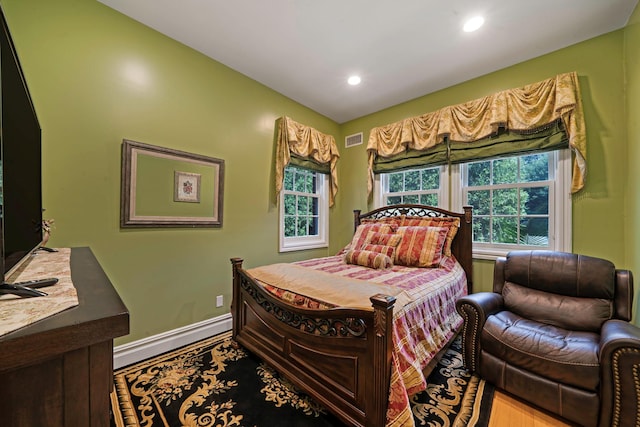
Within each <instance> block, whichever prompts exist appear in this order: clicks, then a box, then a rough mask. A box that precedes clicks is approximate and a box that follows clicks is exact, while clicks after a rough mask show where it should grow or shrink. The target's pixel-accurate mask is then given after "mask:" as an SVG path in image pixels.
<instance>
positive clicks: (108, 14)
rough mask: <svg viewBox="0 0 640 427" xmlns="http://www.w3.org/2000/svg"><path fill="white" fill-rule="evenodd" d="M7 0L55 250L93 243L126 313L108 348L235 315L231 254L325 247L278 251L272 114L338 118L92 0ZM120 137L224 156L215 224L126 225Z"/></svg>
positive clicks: (263, 259) (321, 122)
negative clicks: (220, 213)
mask: <svg viewBox="0 0 640 427" xmlns="http://www.w3.org/2000/svg"><path fill="white" fill-rule="evenodd" d="M1 4H2V7H3V9H4V11H5V14H6V17H7V21H8V24H9V27H10V30H11V32H12V35H13V38H14V42H15V44H16V48H17V50H18V54H19V57H20V60H21V62H22V65H23V68H24V72H25V75H26V79H27V82H28V85H29V88H30V91H31V94H32V97H33V101H34V104H35V108H36V111H37V113H38V117H39V119H40V124H41V126H42V129H43V180H44V183H43V186H44V187H43V204H44V207H45V208H46V212H45V217H46V218H54V219H55V229H54V230H53V234H52V238H51V241H50V246H59V247H76V246H90V247H91V249H92V250H93V252H94V253H95V255H96V257H97V258H98V260H99V261H100V263H101V264H102V267H103V268H104V270H105V272H106V273H107V275H108V276H109V278H110V279H111V281H112V282H113V284H114V286H115V287H116V289H117V290H118V292H119V293H120V296H121V297H122V299H123V301H124V302H125V304H126V305H127V307H128V308H129V311H130V316H131V334H130V335H128V336H127V337H123V338H120V339H118V340H116V344H121V343H124V342H128V341H133V340H137V339H141V338H144V337H147V336H150V335H154V334H157V333H161V332H164V331H167V330H171V329H174V328H178V327H180V326H184V325H188V324H191V323H194V322H198V321H201V320H204V319H208V318H211V317H215V316H218V315H221V314H224V313H227V312H229V303H230V301H231V264H230V263H229V258H231V257H243V258H245V259H246V263H245V265H246V266H249V267H251V266H256V265H260V264H264V263H271V262H281V261H282V262H288V261H293V260H297V259H302V258H306V257H311V256H324V255H326V254H327V251H326V249H324V250H315V251H304V252H297V253H288V254H283V255H279V254H278V239H277V236H278V211H277V208H276V205H275V204H274V196H273V193H274V189H273V188H274V186H273V171H272V166H271V165H272V164H273V162H272V161H271V159H272V156H273V151H274V144H273V141H274V122H275V119H276V118H277V117H279V116H282V115H285V114H286V115H288V116H290V117H292V118H293V119H294V120H296V121H300V122H302V123H305V124H308V125H310V126H313V127H315V128H317V129H319V130H320V131H322V132H325V133H329V134H334V135H337V134H338V132H339V126H338V124H336V123H335V122H333V121H332V120H329V119H327V118H326V117H324V116H321V115H320V114H317V113H315V112H314V111H312V110H310V109H308V108H305V107H303V106H301V105H300V104H297V103H296V102H293V101H292V100H290V99H288V98H286V97H284V96H282V95H280V94H278V93H276V92H274V91H273V90H271V89H269V88H267V87H265V86H263V85H261V84H258V83H257V82H255V81H253V80H251V79H249V78H247V77H245V76H243V75H241V74H239V73H237V72H235V71H233V70H231V69H229V68H227V67H225V66H223V65H221V64H220V63H217V62H215V61H212V60H211V59H209V58H207V57H205V56H204V55H202V54H200V53H198V52H196V51H194V50H192V49H189V48H187V47H185V46H184V45H182V44H180V43H177V42H175V41H173V40H171V39H169V38H167V37H165V36H163V35H161V34H159V33H158V32H156V31H154V30H151V29H149V28H148V27H145V26H143V25H141V24H139V23H137V22H136V21H133V20H131V19H129V18H127V17H125V16H124V15H122V14H120V13H118V12H116V11H114V10H112V9H110V8H108V7H106V6H104V5H103V4H101V3H99V2H97V1H93V0H92V1H87V0H56V1H51V0H29V1H25V0H2V1H1ZM124 138H126V139H131V140H134V141H139V142H144V143H148V144H153V145H158V146H162V147H168V148H172V149H178V150H182V151H187V152H192V153H196V154H201V155H205V156H210V157H216V158H221V159H224V160H225V167H226V172H225V188H224V217H223V219H224V223H223V227H222V228H220V229H202V228H199V229H168V228H162V229H133V230H132V229H127V230H122V229H120V226H119V221H120V219H119V212H120V161H121V155H120V150H121V144H122V140H123V139H124ZM216 295H223V296H224V301H225V304H224V307H221V308H216V307H215V300H216Z"/></svg>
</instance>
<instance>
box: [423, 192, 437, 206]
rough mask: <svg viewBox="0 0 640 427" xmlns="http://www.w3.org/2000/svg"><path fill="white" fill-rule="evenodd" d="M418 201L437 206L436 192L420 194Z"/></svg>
mask: <svg viewBox="0 0 640 427" xmlns="http://www.w3.org/2000/svg"><path fill="white" fill-rule="evenodd" d="M420 203H421V204H423V205H429V206H438V195H437V194H422V195H421V196H420Z"/></svg>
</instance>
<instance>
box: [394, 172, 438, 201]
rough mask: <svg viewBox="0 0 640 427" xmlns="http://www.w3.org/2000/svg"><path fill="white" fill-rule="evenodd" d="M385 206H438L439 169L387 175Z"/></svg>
mask: <svg viewBox="0 0 640 427" xmlns="http://www.w3.org/2000/svg"><path fill="white" fill-rule="evenodd" d="M387 180H388V181H387V182H388V185H387V187H388V188H386V191H385V193H387V196H386V204H387V205H398V204H407V203H419V204H424V205H430V206H437V205H438V191H439V189H440V168H438V167H436V168H429V169H414V170H408V171H401V172H393V173H389V174H388V175H387Z"/></svg>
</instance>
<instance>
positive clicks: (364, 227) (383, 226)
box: [349, 222, 398, 250]
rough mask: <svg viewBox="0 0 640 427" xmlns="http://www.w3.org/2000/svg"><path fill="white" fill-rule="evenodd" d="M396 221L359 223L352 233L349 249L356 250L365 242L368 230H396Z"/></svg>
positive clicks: (382, 231) (387, 232)
mask: <svg viewBox="0 0 640 427" xmlns="http://www.w3.org/2000/svg"><path fill="white" fill-rule="evenodd" d="M397 228H398V223H397V222H396V223H384V222H367V223H364V224H360V225H359V226H358V228H356V232H355V233H354V234H353V238H352V239H351V244H350V246H349V249H352V250H358V249H361V248H362V246H363V245H365V244H366V243H368V242H367V237H368V235H369V233H370V232H378V233H383V234H389V233H393V232H395V231H396V230H397Z"/></svg>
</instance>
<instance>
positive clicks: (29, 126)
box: [0, 8, 43, 296]
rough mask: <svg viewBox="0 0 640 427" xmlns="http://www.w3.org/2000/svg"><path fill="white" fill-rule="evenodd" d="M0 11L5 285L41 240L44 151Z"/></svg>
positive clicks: (0, 212) (0, 247) (0, 230)
mask: <svg viewBox="0 0 640 427" xmlns="http://www.w3.org/2000/svg"><path fill="white" fill-rule="evenodd" d="M0 15H2V17H1V22H0V24H1V26H2V28H1V31H0V91H1V105H0V109H1V115H0V120H1V122H0V125H1V127H0V147H1V149H0V218H1V227H0V240H1V244H0V251H1V255H2V256H1V257H0V263H1V265H0V271H1V272H2V284H3V285H6V283H7V282H9V283H10V282H11V280H12V279H11V276H12V274H13V273H14V272H15V270H16V269H17V268H18V267H19V266H20V264H21V263H22V262H23V261H25V260H26V259H28V258H29V256H30V255H31V254H32V252H33V251H34V250H36V249H37V248H38V247H40V245H41V243H42V238H43V232H42V166H41V162H42V159H41V157H42V154H41V129H40V124H39V122H38V117H37V115H36V112H35V109H34V107H33V103H32V101H31V95H30V93H29V89H28V87H27V84H26V81H25V78H24V75H23V72H22V68H21V66H20V61H19V60H18V55H17V53H16V49H15V47H14V44H13V40H12V38H11V34H10V32H9V28H8V26H7V22H6V20H5V17H4V12H3V11H2V9H1V8H0ZM5 290H6V288H5ZM23 296H24V295H23ZM26 296H31V295H26Z"/></svg>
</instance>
